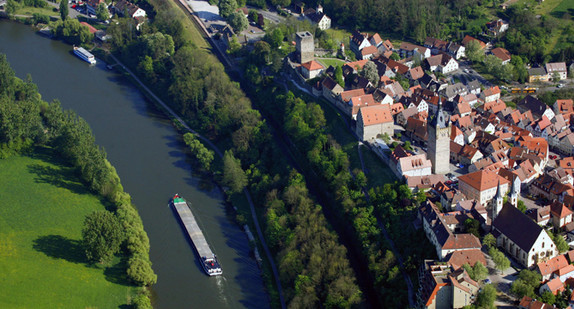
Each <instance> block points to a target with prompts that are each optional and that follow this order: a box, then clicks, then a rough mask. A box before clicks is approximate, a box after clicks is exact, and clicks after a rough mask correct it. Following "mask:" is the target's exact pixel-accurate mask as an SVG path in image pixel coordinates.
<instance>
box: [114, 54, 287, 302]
mask: <svg viewBox="0 0 574 309" xmlns="http://www.w3.org/2000/svg"><path fill="white" fill-rule="evenodd" d="M110 55H111V57H112V58H113V59H114V60H115V61H116V62H117V63H119V64H120V65H122V66H123V67H124V69H125V70H126V71H127V72H128V73H129V74H130V75H131V76H132V77H133V78H134V79H135V81H136V82H137V83H138V84H139V85H140V86H141V87H142V88H143V89H144V90H145V91H147V93H148V94H149V95H151V96H152V97H153V98H154V100H155V101H156V102H157V103H158V104H160V105H161V106H162V107H163V108H164V109H165V110H166V111H167V112H168V113H169V114H170V115H171V116H172V117H173V118H174V119H175V120H177V121H178V122H179V123H180V124H181V125H182V126H183V127H184V128H185V129H186V130H188V131H189V132H191V133H193V134H194V135H195V136H197V137H198V138H199V139H201V140H202V141H204V142H205V143H206V144H207V145H209V147H210V148H211V149H213V150H214V151H215V153H216V154H217V155H218V156H219V157H220V158H223V152H221V150H219V148H218V147H217V146H216V145H215V144H214V143H212V142H211V141H210V140H209V139H207V138H205V137H204V136H202V135H201V134H199V133H197V132H196V131H195V130H193V129H192V128H190V127H189V126H188V125H187V123H185V121H183V119H181V118H180V117H179V115H177V114H176V113H175V112H174V111H173V110H172V109H171V108H169V106H167V104H165V103H164V102H163V101H162V100H161V99H160V98H158V97H157V96H156V95H155V94H154V93H153V92H152V91H151V90H150V89H149V88H148V87H147V86H146V85H145V84H144V83H143V82H142V81H141V80H140V79H139V78H138V77H137V76H136V75H135V74H134V73H133V72H132V71H131V70H130V69H128V68H127V67H126V66H124V65H123V64H122V63H121V62H120V61H119V60H118V59H117V58H116V57H115V56H114V55H113V54H110ZM243 193H244V194H245V197H246V198H247V201H248V202H249V208H250V210H251V216H252V218H253V223H254V224H255V228H256V230H257V235H258V236H259V240H260V241H261V245H262V246H263V249H264V250H265V254H266V255H267V259H268V260H269V264H270V265H271V270H272V271H273V276H274V277H275V284H277V290H278V292H279V300H280V302H281V307H282V308H283V309H285V308H286V305H285V299H284V297H283V289H282V288H281V281H280V280H279V271H278V270H277V266H276V265H275V262H274V260H273V256H272V255H271V251H270V250H269V247H268V246H267V243H266V242H265V238H264V237H263V232H262V230H261V226H260V225H259V220H258V219H257V214H256V213H255V205H254V204H253V201H252V199H251V194H249V191H247V189H244V190H243Z"/></svg>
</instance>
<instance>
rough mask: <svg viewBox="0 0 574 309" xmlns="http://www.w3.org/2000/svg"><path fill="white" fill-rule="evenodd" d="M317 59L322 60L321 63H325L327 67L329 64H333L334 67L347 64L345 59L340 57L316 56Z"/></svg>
mask: <svg viewBox="0 0 574 309" xmlns="http://www.w3.org/2000/svg"><path fill="white" fill-rule="evenodd" d="M315 59H316V60H317V61H319V62H321V64H323V65H324V66H325V68H328V67H329V66H333V67H334V68H336V67H342V66H343V65H344V64H345V61H343V60H339V59H322V58H315Z"/></svg>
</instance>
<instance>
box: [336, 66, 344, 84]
mask: <svg viewBox="0 0 574 309" xmlns="http://www.w3.org/2000/svg"><path fill="white" fill-rule="evenodd" d="M335 81H336V82H337V84H339V86H341V87H343V88H344V87H345V80H344V79H343V68H342V67H341V66H337V67H336V68H335Z"/></svg>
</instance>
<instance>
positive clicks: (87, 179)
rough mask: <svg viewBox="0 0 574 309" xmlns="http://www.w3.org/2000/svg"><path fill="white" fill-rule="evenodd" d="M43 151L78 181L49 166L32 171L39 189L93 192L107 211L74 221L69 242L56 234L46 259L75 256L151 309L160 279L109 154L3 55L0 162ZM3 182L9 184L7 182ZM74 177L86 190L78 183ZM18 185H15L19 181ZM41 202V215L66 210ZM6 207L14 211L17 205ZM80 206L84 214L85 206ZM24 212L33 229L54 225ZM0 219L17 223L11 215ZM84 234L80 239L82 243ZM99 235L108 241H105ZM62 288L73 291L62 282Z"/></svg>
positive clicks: (84, 126) (0, 60)
mask: <svg viewBox="0 0 574 309" xmlns="http://www.w3.org/2000/svg"><path fill="white" fill-rule="evenodd" d="M42 149H48V150H49V151H50V153H51V156H57V157H59V158H61V160H62V161H61V164H62V166H64V167H65V170H66V171H68V172H67V173H66V174H65V175H66V176H69V177H72V176H75V177H77V178H71V179H65V178H64V179H60V177H58V174H57V173H58V171H57V169H52V168H50V167H49V166H48V167H47V168H44V167H43V166H39V167H38V170H37V171H36V170H35V169H34V168H32V170H31V172H34V171H36V173H38V174H39V175H38V178H39V181H40V182H41V183H42V182H44V181H45V182H48V183H50V184H53V185H54V186H56V187H63V188H72V189H75V190H80V192H82V193H83V194H86V193H88V192H91V193H93V194H95V195H97V196H98V197H100V200H101V202H102V203H103V204H104V205H105V209H103V207H102V208H101V209H100V210H99V211H98V212H95V213H92V214H89V215H88V216H87V217H86V218H84V216H83V215H80V214H78V216H75V217H73V218H69V220H73V221H74V222H75V225H73V226H76V227H77V226H78V225H79V224H81V222H84V227H83V229H82V231H80V230H78V229H76V230H69V231H67V232H66V233H65V235H70V236H72V235H74V238H72V239H71V240H66V239H64V242H63V243H61V241H60V240H61V239H60V238H58V237H59V236H58V235H55V236H56V238H57V239H56V241H60V242H59V243H56V244H55V246H57V247H58V246H59V247H60V248H48V249H49V250H53V251H50V252H49V253H47V255H54V254H56V255H57V256H59V254H61V255H62V256H64V258H63V259H66V257H68V256H71V258H73V259H75V260H74V261H75V262H74V263H79V264H82V266H83V267H88V266H94V267H96V268H98V267H101V268H105V269H106V270H105V271H104V273H106V272H107V273H108V274H110V276H109V278H108V279H109V280H117V281H112V282H115V283H119V284H120V285H125V286H129V287H132V288H131V289H130V291H132V293H130V294H128V295H125V297H127V301H126V303H127V305H130V304H135V303H132V302H131V297H132V296H134V299H136V298H137V299H138V303H139V304H140V305H141V306H136V307H137V308H140V307H141V308H147V307H150V306H151V305H150V301H149V298H148V296H147V289H146V288H145V287H146V286H149V285H152V284H154V283H155V281H156V276H155V274H154V273H153V270H152V269H151V262H150V261H149V240H148V237H147V234H146V232H145V231H144V229H143V224H142V222H141V219H140V217H139V215H138V213H137V210H136V209H135V208H134V206H133V205H132V204H131V198H130V196H129V195H128V194H127V193H125V192H124V191H123V187H122V186H121V184H120V179H119V177H118V175H117V173H116V171H115V169H114V168H113V167H112V166H111V164H110V163H109V162H108V161H107V159H106V153H105V151H104V150H103V149H102V148H101V147H99V146H98V145H97V144H96V143H95V138H94V136H93V134H92V131H91V129H90V127H89V125H88V124H87V123H86V121H85V120H83V119H82V118H81V117H79V116H77V115H76V114H75V113H74V112H72V111H63V110H62V109H61V107H60V104H59V102H57V101H53V102H51V103H47V102H44V101H42V100H41V96H40V94H39V93H38V91H37V88H36V86H35V85H34V83H32V80H31V78H30V77H29V76H28V79H27V80H26V81H22V80H20V79H18V78H17V77H15V75H14V71H12V69H11V68H10V66H9V64H8V62H7V60H6V56H5V55H1V54H0V159H5V160H6V159H8V158H12V157H14V156H18V155H19V154H22V153H32V154H34V153H38V152H40V151H41V150H42ZM52 173H56V174H55V175H54V174H52ZM15 175H18V174H15ZM1 179H2V180H3V183H4V181H5V179H6V178H1ZM76 179H78V180H79V181H80V182H81V184H80V183H78V184H75V182H76ZM14 183H15V184H17V183H18V181H15V182H14ZM4 185H8V184H4ZM19 190H21V188H20V189H19V188H16V189H15V191H14V192H16V193H17V192H20V191H19ZM30 192H35V190H29V191H25V192H21V194H18V195H17V196H14V195H13V194H14V193H10V194H7V197H6V198H11V199H25V198H27V196H28V195H30ZM40 200H41V198H40V199H38V200H36V201H37V203H38V204H39V205H41V206H42V211H46V210H48V211H52V209H53V211H55V212H57V211H58V209H60V208H62V207H64V206H65V205H67V204H62V201H58V200H57V199H54V197H53V196H52V198H51V199H47V200H48V201H49V202H48V203H46V202H44V203H42V202H41V201H40ZM72 200H74V197H72ZM61 204H62V205H61ZM6 205H7V207H10V206H12V207H17V205H19V204H18V203H14V204H6ZM77 207H79V208H81V207H82V205H78V206H77ZM88 207H89V208H87V209H84V211H88V210H90V209H93V208H94V206H89V205H88ZM20 211H21V212H25V213H26V215H27V217H28V218H29V220H32V221H30V223H33V222H34V220H49V219H46V218H44V217H43V216H42V215H40V216H37V217H34V215H33V212H32V213H30V212H26V211H27V210H26V209H22V210H20ZM40 213H41V212H40ZM84 215H85V214H84ZM2 218H3V219H4V220H9V221H7V222H12V221H11V220H12V218H10V217H2ZM30 218H32V219H30ZM56 218H57V217H56V216H54V220H53V221H42V222H44V224H46V223H47V222H49V224H52V225H55V227H58V226H59V224H60V221H61V220H60V219H56ZM14 222H18V221H14ZM2 226H11V224H10V225H8V224H6V225H2ZM38 233H40V231H38ZM47 233H50V232H49V231H47ZM68 233H69V234H68ZM80 233H81V234H82V239H81V240H80V239H77V235H79V234H80ZM98 235H108V236H110V237H109V238H106V239H105V240H103V239H101V238H100V237H99V236H98ZM60 236H61V235H60ZM58 239H60V240H58ZM48 245H49V244H48ZM48 249H46V250H48ZM59 249H61V251H60V250H59ZM46 250H44V251H46ZM40 251H41V250H40ZM54 252H57V253H54ZM62 275H63V274H62ZM113 278H116V279H113ZM117 278H119V279H117ZM74 280H75V279H74ZM59 285H60V286H66V287H70V286H72V285H67V284H64V285H63V284H62V283H60V284H59ZM47 286H50V285H47ZM81 292H82V291H79V292H78V293H81ZM136 294H137V296H136ZM142 306H143V307H142Z"/></svg>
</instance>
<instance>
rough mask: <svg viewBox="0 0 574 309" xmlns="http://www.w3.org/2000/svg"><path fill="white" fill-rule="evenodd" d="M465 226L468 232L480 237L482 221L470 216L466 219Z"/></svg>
mask: <svg viewBox="0 0 574 309" xmlns="http://www.w3.org/2000/svg"><path fill="white" fill-rule="evenodd" d="M464 228H465V229H466V232H467V233H470V234H472V235H474V236H476V237H480V231H479V228H480V222H478V220H476V219H472V218H468V219H466V220H465V221H464Z"/></svg>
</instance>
